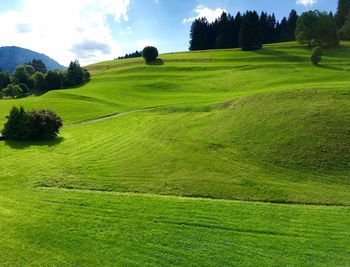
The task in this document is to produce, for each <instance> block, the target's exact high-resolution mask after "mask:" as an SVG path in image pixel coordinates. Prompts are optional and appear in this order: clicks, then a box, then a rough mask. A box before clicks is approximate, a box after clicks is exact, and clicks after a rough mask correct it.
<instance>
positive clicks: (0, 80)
mask: <svg viewBox="0 0 350 267" xmlns="http://www.w3.org/2000/svg"><path fill="white" fill-rule="evenodd" d="M28 64H30V65H21V66H18V67H17V68H16V69H15V71H14V73H13V75H12V77H11V76H10V74H9V73H8V72H6V73H3V72H0V92H1V91H3V92H2V94H1V96H2V97H9V98H19V97H23V96H25V95H28V93H30V92H31V91H32V90H33V89H34V90H37V91H49V90H54V89H62V88H65V87H70V86H76V85H79V84H83V83H85V82H87V81H89V80H90V73H89V72H88V70H86V69H84V68H82V67H80V64H79V62H78V61H74V62H71V63H70V65H69V68H68V69H67V70H66V71H58V70H55V71H48V72H46V67H45V64H44V63H43V62H42V61H41V60H33V61H32V62H30V63H28ZM33 66H34V67H35V68H34V67H33ZM44 72H45V73H44ZM11 78H12V79H11ZM11 81H12V83H13V84H12V86H9V85H11ZM15 85H17V86H15Z"/></svg>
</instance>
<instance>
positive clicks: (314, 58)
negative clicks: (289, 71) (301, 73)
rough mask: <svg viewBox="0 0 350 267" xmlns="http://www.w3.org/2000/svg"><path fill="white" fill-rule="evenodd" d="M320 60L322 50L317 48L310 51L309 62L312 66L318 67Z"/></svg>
mask: <svg viewBox="0 0 350 267" xmlns="http://www.w3.org/2000/svg"><path fill="white" fill-rule="evenodd" d="M321 60H322V48H321V47H319V46H317V47H315V48H314V49H312V55H311V62H312V64H314V65H318V63H320V62H321Z"/></svg>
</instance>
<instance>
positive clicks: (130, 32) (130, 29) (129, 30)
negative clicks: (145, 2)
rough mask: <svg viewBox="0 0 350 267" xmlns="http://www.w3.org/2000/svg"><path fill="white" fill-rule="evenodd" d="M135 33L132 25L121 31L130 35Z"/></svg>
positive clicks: (121, 33) (122, 33)
mask: <svg viewBox="0 0 350 267" xmlns="http://www.w3.org/2000/svg"><path fill="white" fill-rule="evenodd" d="M132 33H133V30H132V28H131V27H130V26H127V27H126V28H125V29H123V30H121V31H120V32H119V34H120V35H130V34H132Z"/></svg>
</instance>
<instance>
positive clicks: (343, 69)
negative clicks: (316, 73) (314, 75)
mask: <svg viewBox="0 0 350 267" xmlns="http://www.w3.org/2000/svg"><path fill="white" fill-rule="evenodd" d="M317 67H318V68H321V69H328V70H335V71H346V69H345V68H341V67H336V66H331V65H323V64H321V65H317Z"/></svg>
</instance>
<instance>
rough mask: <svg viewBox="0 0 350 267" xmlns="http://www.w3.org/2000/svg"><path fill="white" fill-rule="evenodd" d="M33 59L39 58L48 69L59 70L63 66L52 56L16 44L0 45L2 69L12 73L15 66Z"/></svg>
mask: <svg viewBox="0 0 350 267" xmlns="http://www.w3.org/2000/svg"><path fill="white" fill-rule="evenodd" d="M33 59H38V60H39V59H40V60H41V61H43V62H44V63H45V65H46V67H47V69H48V70H59V69H63V68H64V67H63V66H62V65H60V64H59V63H58V62H57V61H55V60H53V59H52V58H50V57H48V56H46V55H44V54H40V53H37V52H34V51H32V50H29V49H25V48H21V47H17V46H3V47H0V69H1V70H2V71H9V72H10V73H12V72H13V71H14V69H15V68H16V67H17V66H19V65H22V64H24V63H27V62H30V61H32V60H33Z"/></svg>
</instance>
